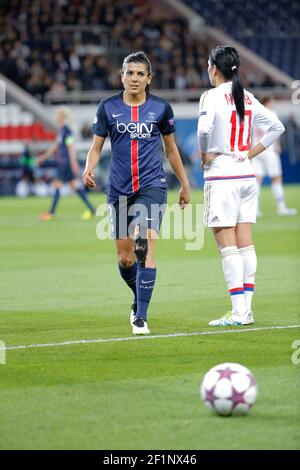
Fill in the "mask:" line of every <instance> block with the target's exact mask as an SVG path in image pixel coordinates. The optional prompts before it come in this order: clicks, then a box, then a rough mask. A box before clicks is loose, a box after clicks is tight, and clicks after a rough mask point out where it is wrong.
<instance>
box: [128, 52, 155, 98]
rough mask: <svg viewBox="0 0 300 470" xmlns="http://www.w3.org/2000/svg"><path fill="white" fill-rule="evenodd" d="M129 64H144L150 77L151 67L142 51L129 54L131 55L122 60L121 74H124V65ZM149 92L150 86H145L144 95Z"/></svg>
mask: <svg viewBox="0 0 300 470" xmlns="http://www.w3.org/2000/svg"><path fill="white" fill-rule="evenodd" d="M130 62H134V63H140V64H145V65H146V66H147V70H148V75H152V65H151V62H150V60H149V59H148V57H147V55H146V54H145V52H144V51H137V52H131V54H129V55H128V56H127V57H125V59H124V60H123V65H122V70H121V73H124V68H125V65H127V64H129V63H130ZM149 90H150V85H148V84H147V86H146V90H145V91H146V93H149Z"/></svg>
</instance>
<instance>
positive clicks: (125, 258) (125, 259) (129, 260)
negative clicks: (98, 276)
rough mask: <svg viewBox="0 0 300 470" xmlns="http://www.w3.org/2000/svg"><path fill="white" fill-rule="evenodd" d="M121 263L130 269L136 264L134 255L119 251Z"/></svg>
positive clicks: (123, 266)
mask: <svg viewBox="0 0 300 470" xmlns="http://www.w3.org/2000/svg"><path fill="white" fill-rule="evenodd" d="M118 260H119V264H120V265H121V266H122V268H124V269H129V268H130V267H131V266H132V265H133V264H134V261H135V260H134V255H133V256H132V255H131V256H130V255H129V254H128V253H119V255H118Z"/></svg>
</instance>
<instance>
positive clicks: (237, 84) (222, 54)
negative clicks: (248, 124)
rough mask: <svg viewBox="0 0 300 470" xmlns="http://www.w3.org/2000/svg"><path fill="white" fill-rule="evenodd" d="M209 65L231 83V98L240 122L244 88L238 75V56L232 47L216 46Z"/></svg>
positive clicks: (243, 107)
mask: <svg viewBox="0 0 300 470" xmlns="http://www.w3.org/2000/svg"><path fill="white" fill-rule="evenodd" d="M209 59H210V62H211V65H215V66H216V67H217V69H218V70H219V71H220V72H221V74H222V75H224V77H225V78H226V80H231V81H232V97H233V100H234V104H235V107H236V111H237V113H238V115H239V118H240V120H241V121H243V119H244V113H245V103H244V87H243V82H242V79H241V77H240V75H239V67H240V65H241V61H240V56H239V54H238V52H237V50H236V49H235V48H234V47H230V46H217V47H216V48H215V49H213V50H212V51H211V53H210V55H209Z"/></svg>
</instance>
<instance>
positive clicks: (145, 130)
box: [117, 121, 153, 139]
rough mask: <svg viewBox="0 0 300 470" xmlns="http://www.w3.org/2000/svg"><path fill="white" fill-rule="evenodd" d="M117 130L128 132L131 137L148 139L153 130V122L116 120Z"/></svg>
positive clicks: (122, 132)
mask: <svg viewBox="0 0 300 470" xmlns="http://www.w3.org/2000/svg"><path fill="white" fill-rule="evenodd" d="M117 131H118V132H119V133H120V134H124V133H125V132H129V134H130V138H131V139H150V138H151V134H152V131H153V124H152V123H151V124H146V123H145V122H129V123H128V124H125V123H124V122H119V121H117Z"/></svg>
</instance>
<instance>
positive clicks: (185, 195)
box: [178, 186, 191, 209]
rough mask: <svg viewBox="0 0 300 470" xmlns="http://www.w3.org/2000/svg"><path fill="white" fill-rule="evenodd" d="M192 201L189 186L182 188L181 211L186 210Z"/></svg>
mask: <svg viewBox="0 0 300 470" xmlns="http://www.w3.org/2000/svg"><path fill="white" fill-rule="evenodd" d="M190 199H191V190H190V187H189V186H182V187H181V189H180V191H179V201H178V202H179V205H180V207H181V209H184V208H185V207H186V206H187V205H188V203H189V202H190Z"/></svg>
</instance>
